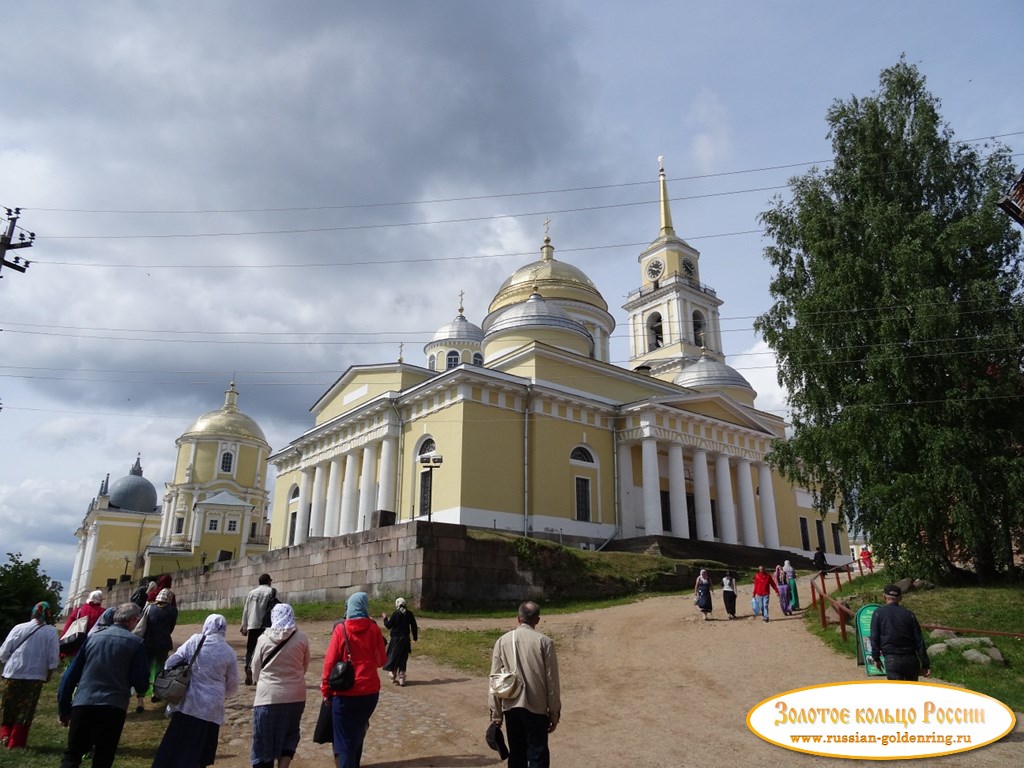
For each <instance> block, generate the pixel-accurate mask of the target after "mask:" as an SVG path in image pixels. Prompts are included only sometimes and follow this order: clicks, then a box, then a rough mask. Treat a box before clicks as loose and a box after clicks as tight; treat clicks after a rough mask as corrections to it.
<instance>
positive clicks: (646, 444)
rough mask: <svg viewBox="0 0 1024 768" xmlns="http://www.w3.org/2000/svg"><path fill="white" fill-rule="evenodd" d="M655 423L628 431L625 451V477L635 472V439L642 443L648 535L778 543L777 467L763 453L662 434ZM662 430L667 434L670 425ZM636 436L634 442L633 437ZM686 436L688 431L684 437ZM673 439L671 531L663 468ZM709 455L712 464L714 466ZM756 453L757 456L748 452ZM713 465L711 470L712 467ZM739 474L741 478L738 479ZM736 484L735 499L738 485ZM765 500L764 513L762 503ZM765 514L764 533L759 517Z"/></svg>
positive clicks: (669, 465)
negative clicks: (662, 457)
mask: <svg viewBox="0 0 1024 768" xmlns="http://www.w3.org/2000/svg"><path fill="white" fill-rule="evenodd" d="M654 431H655V430H653V429H651V428H650V427H646V428H643V429H642V431H641V430H635V431H634V430H631V432H633V434H632V435H630V434H628V433H627V434H624V435H622V437H623V438H625V439H626V442H623V443H621V444H620V448H621V450H620V451H619V461H620V464H621V466H620V472H621V475H620V476H621V477H632V465H631V462H632V453H631V451H630V450H629V446H630V444H633V445H635V444H636V442H639V443H640V447H641V451H640V456H641V459H640V460H641V463H642V466H641V472H640V476H641V478H642V483H643V488H642V489H641V490H642V493H641V499H642V504H643V527H644V532H645V533H646V535H649V536H656V535H662V534H668V535H671V536H678V537H681V538H690V537H691V536H692V537H694V538H696V539H698V540H701V541H715V540H716V538H717V540H718V541H721V542H723V543H725V544H744V545H747V546H765V547H769V548H773V549H774V548H778V546H779V532H778V521H777V519H776V517H775V500H774V489H773V486H772V473H771V468H770V467H769V466H768V465H767V464H766V463H765V462H764V460H763V457H754V456H753V452H752V451H749V450H740V449H733V448H732V446H721V445H714V444H708V443H707V442H704V441H702V442H699V443H694V442H692V441H691V442H687V441H686V440H685V439H684V440H682V441H681V440H679V439H677V437H678V436H677V435H674V434H672V435H669V434H658V435H654V434H652V432H654ZM658 432H663V433H667V431H665V430H658ZM630 437H633V438H634V439H633V440H632V442H629V438H630ZM684 437H685V436H684ZM665 443H667V446H666V453H667V456H668V462H667V468H668V477H667V479H668V498H669V520H670V523H671V530H670V531H665V530H663V525H662V509H661V477H662V475H661V471H660V467H659V459H658V455H659V446H660V445H663V444H665ZM709 454H710V458H711V460H712V461H711V464H710V465H709ZM747 454H751V455H747ZM686 455H688V456H689V458H690V466H691V474H690V477H691V480H692V491H693V507H694V509H693V511H694V519H695V521H696V531H690V528H689V509H688V506H687V493H686V479H687V478H686V465H685V459H684V457H685V456H686ZM755 467H756V469H757V493H756V495H755V490H754V483H753V479H752V471H753V470H754V469H755ZM709 468H710V471H709ZM734 474H735V480H734ZM712 482H713V483H714V488H715V513H716V514H717V519H718V536H717V537H716V536H715V530H714V519H713V516H712V505H711V486H712ZM734 485H735V490H736V493H735V498H734V495H733V488H734ZM758 500H759V501H760V515H758V511H759V510H758V503H757V501H758ZM759 517H760V532H759V529H758V522H759V520H758V518H759Z"/></svg>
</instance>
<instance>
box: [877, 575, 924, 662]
mask: <svg viewBox="0 0 1024 768" xmlns="http://www.w3.org/2000/svg"><path fill="white" fill-rule="evenodd" d="M882 594H883V596H884V597H885V605H883V606H882V607H881V608H878V609H876V610H875V612H874V613H873V614H871V657H872V659H873V660H874V664H875V665H876V666H877V665H878V660H879V659H884V660H885V676H886V678H888V679H889V680H917V678H918V675H920V674H923V675H924V676H925V677H931V674H932V670H931V662H930V661H929V659H928V651H927V649H926V648H925V647H924V635H922V634H921V625H920V624H918V623H917V617H916V616H915V615H914V613H913V611H908V610H907V609H906V608H904V607H903V606H902V605H900V601H901V600H902V599H903V591H902V590H901V589H900V588H899V587H897V586H896V585H895V584H888V585H886V587H885V589H883V590H882Z"/></svg>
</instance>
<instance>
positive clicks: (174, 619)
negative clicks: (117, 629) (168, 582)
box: [135, 588, 178, 712]
mask: <svg viewBox="0 0 1024 768" xmlns="http://www.w3.org/2000/svg"><path fill="white" fill-rule="evenodd" d="M173 600H174V594H173V593H172V592H171V590H169V589H167V588H164V589H161V590H160V591H159V592H158V593H157V596H156V602H155V603H153V604H152V605H147V606H146V611H145V618H146V622H145V629H144V630H143V631H142V632H136V634H139V635H141V637H142V644H143V645H144V646H145V647H146V656H147V657H148V658H149V676H150V679H151V680H156V676H157V675H158V674H159V673H160V670H161V669H163V668H164V663H165V662H166V661H167V654H169V653H170V652H171V649H172V648H173V647H174V640H173V639H172V638H171V633H173V632H174V627H175V626H176V625H177V623H178V609H177V608H176V607H175V606H174V605H173V604H172V601H173ZM140 623H141V622H140ZM137 629H138V627H136V630H137ZM148 691H149V689H148V688H147V689H146V690H145V691H136V692H135V693H136V696H137V697H138V701H137V703H136V705H135V711H136V712H143V711H145V707H144V706H143V705H142V702H143V700H144V699H145V698H146V693H147V692H148ZM159 701H160V699H159V698H158V697H156V696H154V697H153V703H154V704H156V703H157V702H159Z"/></svg>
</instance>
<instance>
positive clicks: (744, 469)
mask: <svg viewBox="0 0 1024 768" xmlns="http://www.w3.org/2000/svg"><path fill="white" fill-rule="evenodd" d="M736 488H737V490H738V491H739V496H740V498H739V503H740V525H741V526H742V530H743V543H744V544H746V545H747V546H748V547H759V546H761V541H760V540H759V539H758V537H757V512H756V511H755V510H754V483H753V482H752V481H751V479H750V460H749V459H739V460H738V461H737V462H736Z"/></svg>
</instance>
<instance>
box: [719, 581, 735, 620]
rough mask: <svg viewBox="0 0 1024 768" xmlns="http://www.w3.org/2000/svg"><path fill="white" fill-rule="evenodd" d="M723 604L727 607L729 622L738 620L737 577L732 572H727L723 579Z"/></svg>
mask: <svg viewBox="0 0 1024 768" xmlns="http://www.w3.org/2000/svg"><path fill="white" fill-rule="evenodd" d="M722 604H723V605H724V606H725V613H726V615H727V616H728V617H729V620H730V621H731V620H732V619H735V618H736V576H735V575H734V574H733V572H732V571H726V572H725V576H723V577H722Z"/></svg>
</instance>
